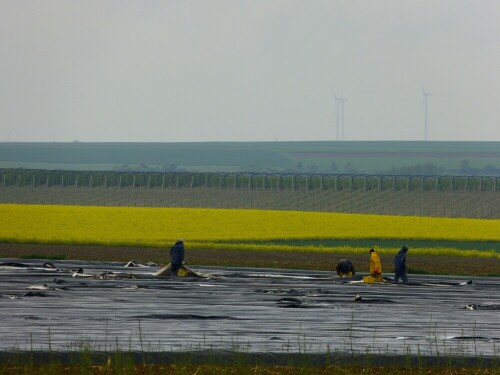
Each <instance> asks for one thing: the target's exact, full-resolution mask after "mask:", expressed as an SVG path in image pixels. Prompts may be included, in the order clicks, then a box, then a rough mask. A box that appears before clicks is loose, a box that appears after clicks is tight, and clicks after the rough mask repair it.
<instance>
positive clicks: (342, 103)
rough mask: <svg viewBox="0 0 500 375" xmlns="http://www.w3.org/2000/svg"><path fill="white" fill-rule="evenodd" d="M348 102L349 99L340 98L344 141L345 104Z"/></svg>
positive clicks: (342, 137)
mask: <svg viewBox="0 0 500 375" xmlns="http://www.w3.org/2000/svg"><path fill="white" fill-rule="evenodd" d="M345 102H347V99H346V98H344V97H342V96H341V97H340V108H341V111H340V113H341V124H342V136H341V139H342V140H344V103H345Z"/></svg>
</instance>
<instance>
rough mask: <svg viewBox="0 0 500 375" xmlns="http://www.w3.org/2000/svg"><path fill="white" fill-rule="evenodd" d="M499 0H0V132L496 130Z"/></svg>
mask: <svg viewBox="0 0 500 375" xmlns="http://www.w3.org/2000/svg"><path fill="white" fill-rule="evenodd" d="M499 89H500V1H498V0H476V1H474V0H467V1H464V0H376V1H375V0H364V1H361V0H326V1H323V0H312V1H303V0H297V1H295V0H289V1H281V0H197V1H192V0H179V1H167V0H162V1H157V0H148V1H136V0H80V1H77V0H75V1H67V0H60V1H59V0H44V1H38V0H22V1H20V0H0V142H7V141H8V142H72V141H75V140H79V141H82V142H203V141H320V140H321V141H328V140H338V139H342V136H341V135H342V133H341V132H339V134H337V133H338V132H337V126H338V125H339V124H338V122H337V106H336V101H335V96H334V95H336V96H337V97H343V98H345V99H346V100H345V102H344V111H343V126H344V133H343V140H346V141H348V140H403V141H414V140H425V139H426V136H425V122H426V121H425V105H424V95H423V91H424V90H425V92H426V93H429V94H430V95H429V96H427V98H428V101H427V140H429V141H500V120H499V119H500V94H499Z"/></svg>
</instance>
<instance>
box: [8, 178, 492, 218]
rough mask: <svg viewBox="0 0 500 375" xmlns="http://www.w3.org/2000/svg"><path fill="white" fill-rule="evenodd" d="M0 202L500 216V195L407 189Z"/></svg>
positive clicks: (150, 191) (93, 195) (30, 193)
mask: <svg viewBox="0 0 500 375" xmlns="http://www.w3.org/2000/svg"><path fill="white" fill-rule="evenodd" d="M0 203H15V204H44V205H47V204H49V205H80V206H121V207H169V208H225V209H265V210H285V211H321V212H340V213H364V214H376V215H398V216H400V215H401V216H431V217H464V218H484V219H499V218H500V194H498V193H496V192H470V191H468V192H464V191H436V190H432V191H404V190H399V191H398V190H383V191H377V190H370V191H362V190H351V191H349V190H333V189H330V190H319V189H318V190H309V191H306V190H294V191H292V190H243V189H240V190H238V189H236V190H228V189H225V188H217V187H214V188H203V187H194V188H164V189H161V188H147V187H142V188H133V187H128V188H121V189H117V188H104V187H103V186H100V187H94V188H92V189H82V188H77V187H58V186H53V187H35V188H33V187H29V186H24V187H16V186H7V187H3V186H0Z"/></svg>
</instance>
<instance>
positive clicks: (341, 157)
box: [0, 141, 500, 175]
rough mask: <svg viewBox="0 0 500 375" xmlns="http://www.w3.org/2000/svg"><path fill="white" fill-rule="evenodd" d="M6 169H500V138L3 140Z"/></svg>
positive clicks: (0, 157)
mask: <svg viewBox="0 0 500 375" xmlns="http://www.w3.org/2000/svg"><path fill="white" fill-rule="evenodd" d="M0 168H27V169H64V170H94V171H103V170H118V169H120V170H142V171H176V170H185V171H198V172H213V171H217V172H221V171H222V172H234V171H238V170H240V171H241V170H244V171H252V172H259V171H267V172H269V171H273V172H286V171H289V172H322V173H363V174H367V173H369V174H373V173H378V174H380V173H382V174H384V173H399V174H469V175H500V142H409V141H406V142H402V141H379V142H368V141H365V142H360V141H358V142H351V141H349V142H345V141H342V142H333V141H330V142H327V141H325V142H211V143H86V142H85V143H84V142H75V143H0Z"/></svg>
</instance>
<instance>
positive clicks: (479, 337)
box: [0, 259, 500, 357]
mask: <svg viewBox="0 0 500 375" xmlns="http://www.w3.org/2000/svg"><path fill="white" fill-rule="evenodd" d="M43 262H44V261H42V260H29V261H27V260H20V259H0V263H3V264H4V265H3V266H2V265H0V311H1V314H0V335H1V337H2V339H1V340H0V349H2V350H7V351H11V350H17V349H21V350H56V351H68V350H80V348H82V346H83V347H85V346H86V345H88V346H89V347H90V348H91V349H93V350H100V351H106V350H116V349H121V350H133V351H154V352H162V351H176V352H177V351H196V350H208V349H217V350H231V351H244V352H268V353H271V352H272V353H293V352H301V353H321V352H325V351H330V352H332V353H333V352H337V351H338V352H351V351H353V352H356V353H365V352H370V353H373V354H405V353H407V352H408V351H410V353H413V354H417V353H420V354H421V355H430V356H436V355H439V356H441V355H450V354H451V355H469V356H486V357H488V356H494V355H498V354H499V351H500V349H499V347H500V293H499V291H500V278H473V279H472V284H465V282H466V281H468V280H470V278H464V277H456V276H453V277H451V276H449V277H448V276H423V275H418V276H417V275H410V281H412V282H414V284H412V285H403V284H391V283H387V284H372V285H369V284H360V283H353V284H351V283H345V282H342V281H343V280H339V279H338V278H337V277H336V275H334V274H333V273H328V272H315V271H301V270H276V269H250V268H211V267H196V266H192V267H191V268H192V269H194V270H197V271H200V272H203V273H207V274H210V275H213V276H214V277H213V278H207V279H205V278H176V277H165V278H156V277H154V276H153V273H154V272H155V271H157V270H158V269H159V267H133V268H126V267H124V266H123V265H124V263H117V262H80V261H55V262H53V263H54V264H55V266H56V267H57V269H44V268H42V264H43ZM8 263H23V264H24V265H27V266H29V267H24V266H23V265H19V266H20V267H12V266H8V265H6V264H8ZM79 267H82V268H83V270H84V276H75V277H74V276H73V271H74V270H76V269H78V268H79ZM105 272H114V273H110V274H107V275H105V276H101V278H99V275H102V274H103V273H105ZM85 275H92V276H94V277H86V276H85ZM389 276H390V275H389ZM421 283H423V284H421ZM460 283H462V284H465V285H460ZM29 288H31V289H29ZM356 294H359V295H360V296H361V298H362V299H361V301H362V303H356V302H354V297H355V296H356ZM470 304H474V305H476V306H475V307H476V309H474V310H469V309H466V308H465V306H466V305H470Z"/></svg>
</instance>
